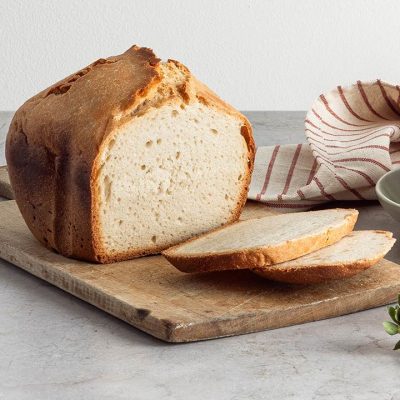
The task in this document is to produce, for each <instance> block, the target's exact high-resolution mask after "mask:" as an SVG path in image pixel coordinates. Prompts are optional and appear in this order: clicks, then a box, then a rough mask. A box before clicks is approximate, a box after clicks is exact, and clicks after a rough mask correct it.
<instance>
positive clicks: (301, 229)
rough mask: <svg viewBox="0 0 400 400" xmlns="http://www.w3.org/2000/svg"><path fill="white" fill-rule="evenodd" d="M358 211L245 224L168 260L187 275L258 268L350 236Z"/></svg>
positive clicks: (182, 248)
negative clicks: (188, 273) (187, 273)
mask: <svg viewBox="0 0 400 400" xmlns="http://www.w3.org/2000/svg"><path fill="white" fill-rule="evenodd" d="M357 217H358V212H357V210H353V209H340V208H338V209H331V210H321V211H309V212H302V213H296V214H281V215H276V216H267V217H263V218H258V219H251V220H247V221H241V222H238V223H236V224H233V225H230V226H228V227H224V228H221V229H218V230H215V231H214V232H210V233H206V234H204V235H202V236H200V237H198V238H195V239H192V240H189V241H187V242H186V243H183V244H180V245H177V246H174V247H172V248H170V249H168V250H165V251H164V252H163V255H164V256H165V257H166V258H167V260H168V261H170V262H171V263H172V264H173V265H174V266H175V267H176V268H178V269H179V270H181V271H183V272H205V271H217V270H226V269H240V268H242V269H247V268H249V269H253V268H259V267H264V266H267V265H271V264H276V263H280V262H284V261H288V260H293V259H295V258H298V257H301V256H303V255H305V254H308V253H311V252H313V251H316V250H319V249H321V248H323V247H326V246H329V245H330V244H333V243H336V242H337V241H339V240H340V239H341V238H343V237H344V236H345V235H347V234H349V233H350V232H351V231H352V230H353V228H354V224H355V223H356V220H357Z"/></svg>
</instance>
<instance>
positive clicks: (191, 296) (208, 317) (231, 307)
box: [0, 201, 400, 342]
mask: <svg viewBox="0 0 400 400" xmlns="http://www.w3.org/2000/svg"><path fill="white" fill-rule="evenodd" d="M269 213H270V211H269V210H268V208H266V207H265V206H262V205H259V204H253V203H250V204H247V206H246V211H245V214H244V217H245V218H250V217H258V216H262V215H267V214H269ZM0 257H1V258H3V259H5V260H7V261H9V262H10V263H12V264H15V265H17V266H19V267H21V268H22V269H24V270H26V271H28V272H30V273H32V274H33V275H35V276H37V277H39V278H42V279H44V280H46V281H48V282H50V283H52V284H53V285H55V286H57V287H59V288H61V289H63V290H65V291H67V292H69V293H71V294H73V295H74V296H77V297H79V298H80V299H82V300H84V301H86V302H88V303H90V304H93V305H94V306H96V307H98V308H100V309H102V310H104V311H106V312H108V313H110V314H112V315H114V316H116V317H118V318H120V319H122V320H124V321H126V322H127V323H129V324H131V325H133V326H135V327H136V328H138V329H141V330H143V331H145V332H147V333H149V334H151V335H153V336H155V337H157V338H160V339H162V340H165V341H168V342H190V341H196V340H204V339H212V338H218V337H223V336H229V335H238V334H244V333H249V332H255V331H260V330H266V329H273V328H279V327H284V326H288V325H294V324H299V323H304V322H309V321H315V320H319V319H323V318H329V317H334V316H338V315H343V314H347V313H351V312H355V311H359V310H364V309H367V308H371V307H376V306H379V305H383V304H388V303H390V302H392V301H393V300H394V299H395V298H396V295H397V293H398V292H399V291H400V266H399V265H397V264H395V263H392V262H390V261H386V260H383V261H382V262H381V263H379V264H378V265H376V266H375V267H373V268H371V269H370V270H368V271H366V272H364V273H362V274H359V275H358V276H355V277H353V278H351V279H348V280H346V281H336V282H330V283H327V284H321V285H316V286H309V287H299V286H290V285H285V284H278V283H272V282H268V281H266V280H263V279H261V278H259V277H258V276H256V275H255V274H253V273H251V272H249V271H225V272H217V273H208V274H197V275H196V274H194V275H193V274H184V273H181V272H179V271H177V270H176V269H175V268H173V267H172V266H171V265H170V264H169V263H168V262H167V261H166V260H165V259H164V258H163V257H161V256H152V257H143V258H140V259H136V260H131V261H125V262H119V263H115V264H108V265H97V264H90V263H86V262H81V261H76V260H72V259H68V258H65V257H62V256H60V255H59V254H56V253H53V252H52V251H49V250H47V249H46V248H44V247H43V246H42V245H41V244H40V243H39V242H37V241H36V240H35V239H34V238H33V236H32V235H31V233H30V232H29V230H28V228H27V227H26V225H25V223H24V221H23V219H22V217H21V215H20V213H19V211H18V208H17V206H16V203H15V201H4V202H1V203H0Z"/></svg>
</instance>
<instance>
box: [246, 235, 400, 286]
mask: <svg viewBox="0 0 400 400" xmlns="http://www.w3.org/2000/svg"><path fill="white" fill-rule="evenodd" d="M395 241H396V240H395V239H393V238H392V233H391V232H384V231H354V232H351V233H350V234H349V235H348V236H345V237H344V238H343V239H342V240H340V241H339V242H337V243H335V244H332V245H331V246H328V247H325V248H323V249H321V250H318V251H315V252H314V253H310V254H307V255H305V256H303V257H300V258H297V259H296V260H292V261H287V262H284V263H281V264H276V265H271V266H269V267H265V268H258V269H254V270H253V271H254V272H256V273H257V274H258V275H260V276H262V277H264V278H267V279H270V280H275V281H280V282H287V283H297V284H310V283H321V282H325V281H329V280H332V279H343V278H348V277H350V276H353V275H355V274H357V273H359V272H361V271H363V270H365V269H367V268H369V267H372V266H373V265H375V264H376V263H377V262H378V261H380V260H381V259H382V258H383V257H384V256H385V255H386V253H387V252H388V251H389V250H390V249H391V248H392V246H393V244H394V243H395Z"/></svg>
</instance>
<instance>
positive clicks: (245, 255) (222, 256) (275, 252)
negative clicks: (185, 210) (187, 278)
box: [162, 210, 358, 273]
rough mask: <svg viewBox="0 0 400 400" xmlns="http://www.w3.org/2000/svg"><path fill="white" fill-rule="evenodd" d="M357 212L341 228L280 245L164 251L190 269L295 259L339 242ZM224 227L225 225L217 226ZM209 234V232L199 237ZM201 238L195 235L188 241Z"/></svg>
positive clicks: (241, 266)
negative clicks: (181, 252) (201, 251)
mask: <svg viewBox="0 0 400 400" xmlns="http://www.w3.org/2000/svg"><path fill="white" fill-rule="evenodd" d="M354 211H355V210H354ZM357 216H358V212H355V213H351V214H349V215H348V216H347V217H346V221H345V223H344V224H343V225H342V226H340V227H339V228H337V229H331V230H329V231H327V232H326V233H324V234H323V235H316V236H309V237H306V238H302V239H298V240H296V241H287V242H285V243H282V244H281V245H279V246H273V247H271V246H266V247H264V248H257V249H248V250H242V251H232V252H225V253H217V254H211V253H204V254H202V255H198V254H196V255H191V256H183V255H179V254H176V252H175V250H176V249H177V248H179V246H180V245H177V246H173V247H170V248H169V249H167V250H165V251H163V252H162V254H163V256H164V257H165V258H166V259H167V260H168V261H169V262H170V263H171V264H172V265H174V266H175V267H176V268H177V269H179V270H180V271H182V272H188V273H195V272H209V271H222V270H230V269H254V268H260V267H264V266H267V265H272V264H278V263H281V262H284V261H289V260H293V259H295V258H298V257H301V256H303V255H305V254H309V253H311V252H313V251H316V250H319V249H321V248H323V247H326V246H329V245H331V244H333V243H336V242H338V241H339V240H340V239H341V238H343V237H344V236H346V235H347V234H349V233H350V232H351V231H352V230H353V228H354V225H355V223H356V221H357ZM223 228H224V227H221V228H218V229H217V230H219V229H223ZM213 232H214V231H213ZM208 234H209V233H206V234H204V235H200V236H199V237H202V236H206V235H208ZM197 238H198V237H197ZM197 238H192V239H190V240H188V242H190V241H192V240H196V239H197ZM186 243H187V242H186Z"/></svg>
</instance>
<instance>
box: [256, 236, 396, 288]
mask: <svg viewBox="0 0 400 400" xmlns="http://www.w3.org/2000/svg"><path fill="white" fill-rule="evenodd" d="M374 232H376V233H380V234H384V235H385V236H386V237H387V238H388V239H392V236H393V235H392V233H391V232H385V231H378V230H376V231H374ZM395 241H396V240H395V239H392V246H393V244H394V243H395ZM389 250H390V248H389V249H388V250H387V251H389ZM387 251H386V252H384V253H381V254H376V256H375V257H372V258H368V259H359V260H356V261H354V262H351V263H333V264H329V265H313V266H308V265H301V266H296V268H283V267H280V268H276V267H278V265H276V266H274V265H272V266H270V267H269V268H257V269H254V270H253V272H255V273H256V274H257V275H259V276H261V277H263V278H266V279H269V280H273V281H278V282H285V283H293V284H298V285H310V284H316V283H324V282H328V281H331V280H336V279H346V278H350V277H352V276H353V275H356V274H358V273H360V272H362V271H364V270H366V269H368V268H370V267H372V266H374V265H376V264H377V263H378V262H379V261H380V260H382V259H383V257H385V255H386V254H387Z"/></svg>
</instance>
